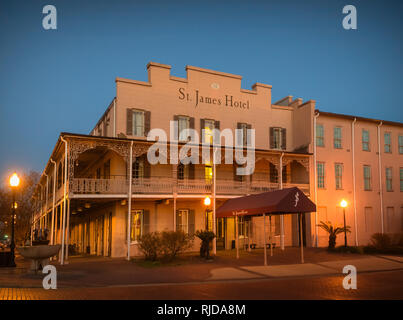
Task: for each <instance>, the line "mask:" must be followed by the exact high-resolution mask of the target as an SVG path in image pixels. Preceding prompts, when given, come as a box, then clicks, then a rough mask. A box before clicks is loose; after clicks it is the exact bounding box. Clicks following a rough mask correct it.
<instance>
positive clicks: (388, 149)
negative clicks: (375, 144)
mask: <svg viewBox="0 0 403 320" xmlns="http://www.w3.org/2000/svg"><path fill="white" fill-rule="evenodd" d="M383 138H384V142H385V152H386V153H391V152H392V143H391V138H390V132H385V134H384V135H383Z"/></svg>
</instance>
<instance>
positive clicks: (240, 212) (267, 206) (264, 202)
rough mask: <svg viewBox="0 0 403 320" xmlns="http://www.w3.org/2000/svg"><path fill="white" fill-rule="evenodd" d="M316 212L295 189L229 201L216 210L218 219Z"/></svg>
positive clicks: (310, 203)
mask: <svg viewBox="0 0 403 320" xmlns="http://www.w3.org/2000/svg"><path fill="white" fill-rule="evenodd" d="M313 211H316V205H315V204H314V203H313V202H312V201H311V200H310V199H309V198H308V197H307V196H306V195H305V194H304V193H303V192H302V191H301V190H300V189H299V188H297V187H293V188H286V189H281V190H275V191H269V192H263V193H259V194H255V195H250V196H245V197H239V198H235V199H230V200H227V201H226V202H224V204H223V205H222V206H221V207H219V208H218V210H217V212H216V215H217V217H218V218H224V217H232V216H252V215H261V214H264V213H265V214H290V213H305V212H313Z"/></svg>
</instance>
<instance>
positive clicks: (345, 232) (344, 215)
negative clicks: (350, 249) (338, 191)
mask: <svg viewBox="0 0 403 320" xmlns="http://www.w3.org/2000/svg"><path fill="white" fill-rule="evenodd" d="M340 206H341V207H342V208H343V219H344V246H345V247H347V230H346V207H347V201H346V200H344V199H343V200H341V202H340Z"/></svg>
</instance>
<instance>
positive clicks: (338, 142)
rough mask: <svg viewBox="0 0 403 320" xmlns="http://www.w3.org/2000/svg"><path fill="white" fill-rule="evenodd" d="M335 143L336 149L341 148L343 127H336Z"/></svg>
mask: <svg viewBox="0 0 403 320" xmlns="http://www.w3.org/2000/svg"><path fill="white" fill-rule="evenodd" d="M333 145H334V148H335V149H341V128H340V127H335V128H334V133H333Z"/></svg>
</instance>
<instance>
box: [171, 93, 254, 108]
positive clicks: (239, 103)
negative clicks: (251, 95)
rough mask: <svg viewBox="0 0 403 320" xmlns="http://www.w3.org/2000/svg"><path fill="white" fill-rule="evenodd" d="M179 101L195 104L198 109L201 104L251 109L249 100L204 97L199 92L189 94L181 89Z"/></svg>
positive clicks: (230, 97)
mask: <svg viewBox="0 0 403 320" xmlns="http://www.w3.org/2000/svg"><path fill="white" fill-rule="evenodd" d="M179 100H183V101H188V102H191V101H193V102H194V106H195V107H198V106H199V105H201V104H211V105H217V106H225V107H232V108H238V109H245V110H248V109H249V106H250V105H249V100H246V101H243V100H240V99H237V98H234V96H232V95H228V94H225V95H223V96H221V97H213V96H205V95H202V94H201V93H200V92H199V90H195V91H194V93H193V94H192V93H189V92H187V91H186V89H185V88H179Z"/></svg>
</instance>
